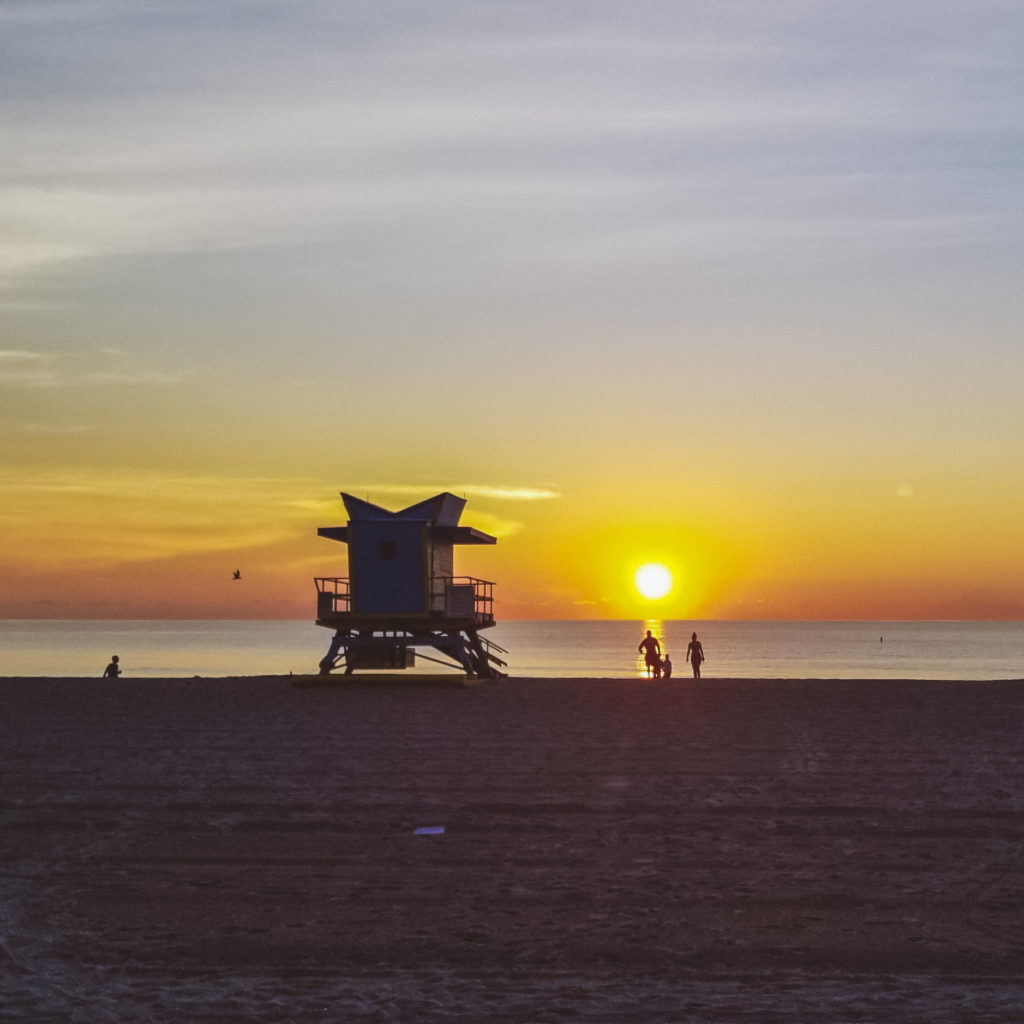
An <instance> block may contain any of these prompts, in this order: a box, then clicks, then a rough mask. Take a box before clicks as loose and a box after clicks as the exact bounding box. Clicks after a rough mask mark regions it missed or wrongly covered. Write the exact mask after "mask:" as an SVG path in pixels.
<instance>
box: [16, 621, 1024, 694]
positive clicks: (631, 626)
mask: <svg viewBox="0 0 1024 1024" xmlns="http://www.w3.org/2000/svg"><path fill="white" fill-rule="evenodd" d="M647 629H651V630H652V631H653V632H654V634H655V635H656V636H658V637H660V638H661V641H662V646H663V649H664V650H665V651H667V652H668V653H670V654H671V655H672V661H673V663H674V666H675V674H676V675H677V676H681V677H684V676H688V675H689V674H690V673H689V666H688V665H686V664H685V662H684V658H685V655H686V645H687V643H688V641H689V639H690V634H691V633H692V632H693V631H696V632H697V634H698V636H699V638H700V640H701V642H702V643H703V645H704V652H705V655H706V656H707V662H706V663H705V665H704V668H703V675H704V677H705V678H706V679H711V678H714V677H715V676H718V677H720V678H769V679H778V678H782V679H785V678H790V679H973V680H985V679H1021V678H1024V623H1021V622H714V621H706V622H676V621H672V622H668V621H666V622H661V621H656V620H651V621H647V622H642V621H631V622H627V621H615V622H502V623H499V624H498V625H497V626H495V627H494V628H493V629H489V630H487V631H486V632H485V634H484V635H485V636H487V638H488V639H489V640H492V641H494V642H496V643H498V644H500V645H501V646H502V647H504V648H506V649H507V650H508V652H509V653H508V655H507V656H506V657H507V660H508V662H509V673H510V675H513V676H527V677H534V678H536V677H545V676H552V677H556V678H571V677H585V676H591V677H596V678H612V679H614V678H624V677H629V676H639V675H643V666H642V663H641V661H640V658H639V656H638V654H637V644H638V643H639V642H640V640H641V638H642V637H643V635H644V631H645V630H647ZM330 638H331V633H330V631H329V630H326V629H321V628H318V627H317V626H314V625H313V624H312V623H307V622H291V621H289V622H148V621H147V622H96V621H63V622H57V621H28V620H9V621H0V676H19V675H36V676H42V675H52V676H99V675H100V674H101V673H102V671H103V668H104V666H105V665H106V664H107V662H108V661H109V660H110V655H112V654H117V655H119V656H120V659H121V665H122V667H123V669H124V674H125V677H126V678H131V677H132V676H136V677H144V676H155V677H163V678H167V677H173V676H228V675H286V674H288V673H289V672H294V673H296V674H303V673H310V672H316V670H317V663H318V662H319V660H320V658H321V657H322V656H323V655H324V653H325V652H326V650H327V645H328V643H329V642H330ZM423 653H430V654H433V653H435V652H433V651H430V650H429V649H427V650H426V651H424V652H423ZM441 670H442V669H441V668H440V667H439V666H438V665H436V664H433V663H431V662H428V661H423V660H422V659H421V660H420V662H419V664H418V666H417V668H416V669H415V670H412V672H438V671H441ZM410 674H412V673H410Z"/></svg>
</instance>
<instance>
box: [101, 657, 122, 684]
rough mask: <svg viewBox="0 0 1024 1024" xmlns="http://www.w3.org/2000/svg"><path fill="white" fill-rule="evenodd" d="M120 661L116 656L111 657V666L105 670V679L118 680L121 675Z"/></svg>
mask: <svg viewBox="0 0 1024 1024" xmlns="http://www.w3.org/2000/svg"><path fill="white" fill-rule="evenodd" d="M120 660H121V659H120V658H119V657H118V656H117V655H116V654H112V655H111V656H110V664H109V665H108V666H107V667H106V668H105V669H104V670H103V678H104V679H116V678H117V677H118V676H119V675H120V674H121V666H120V664H119V662H120Z"/></svg>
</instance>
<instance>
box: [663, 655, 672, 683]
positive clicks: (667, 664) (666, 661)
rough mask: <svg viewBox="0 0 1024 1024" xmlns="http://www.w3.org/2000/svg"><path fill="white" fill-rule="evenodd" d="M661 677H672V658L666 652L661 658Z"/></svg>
mask: <svg viewBox="0 0 1024 1024" xmlns="http://www.w3.org/2000/svg"><path fill="white" fill-rule="evenodd" d="M661 677H662V679H671V678H672V659H671V658H670V657H669V656H668V655H667V654H666V655H665V657H664V658H662V659H661Z"/></svg>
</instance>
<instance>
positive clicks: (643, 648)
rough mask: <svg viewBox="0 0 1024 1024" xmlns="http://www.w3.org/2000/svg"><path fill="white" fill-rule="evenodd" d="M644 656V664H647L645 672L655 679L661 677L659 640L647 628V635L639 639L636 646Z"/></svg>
mask: <svg viewBox="0 0 1024 1024" xmlns="http://www.w3.org/2000/svg"><path fill="white" fill-rule="evenodd" d="M637 651H639V652H640V653H641V654H643V656H644V664H645V665H646V666H647V674H648V675H649V676H654V678H655V679H660V678H661V642H660V641H659V640H658V638H657V637H656V636H653V635H652V634H651V631H650V630H647V636H645V637H644V638H643V640H641V641H640V645H639V646H638V647H637Z"/></svg>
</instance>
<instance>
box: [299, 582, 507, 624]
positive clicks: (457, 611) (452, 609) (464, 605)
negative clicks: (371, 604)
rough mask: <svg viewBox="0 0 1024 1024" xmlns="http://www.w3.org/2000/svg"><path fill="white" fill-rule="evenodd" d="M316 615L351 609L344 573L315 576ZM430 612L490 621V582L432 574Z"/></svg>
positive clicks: (328, 615) (348, 589) (492, 600)
mask: <svg viewBox="0 0 1024 1024" xmlns="http://www.w3.org/2000/svg"><path fill="white" fill-rule="evenodd" d="M314 582H315V583H316V589H317V618H319V619H323V618H329V617H331V616H335V615H349V614H351V613H352V586H351V582H350V580H349V579H348V577H345V576H315V577H314ZM427 611H429V612H430V613H431V614H433V615H441V616H443V617H444V618H448V619H473V620H475V621H476V622H477V623H479V624H480V625H491V624H493V622H494V583H492V582H491V581H490V580H481V579H477V578H476V577H475V576H433V577H431V580H430V604H429V608H428V609H427Z"/></svg>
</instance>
